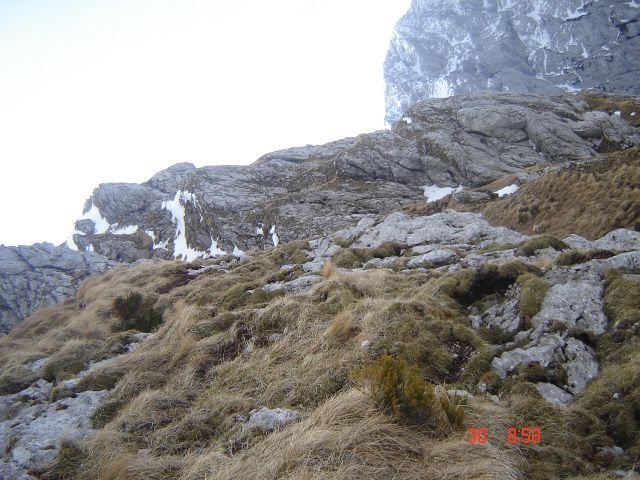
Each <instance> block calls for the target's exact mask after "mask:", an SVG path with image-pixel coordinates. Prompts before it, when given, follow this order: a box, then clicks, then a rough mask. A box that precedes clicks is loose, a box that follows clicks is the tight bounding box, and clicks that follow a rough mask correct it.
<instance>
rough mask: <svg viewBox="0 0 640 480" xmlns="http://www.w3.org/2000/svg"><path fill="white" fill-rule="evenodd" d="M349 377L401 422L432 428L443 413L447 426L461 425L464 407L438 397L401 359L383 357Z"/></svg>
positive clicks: (416, 371) (429, 385)
mask: <svg viewBox="0 0 640 480" xmlns="http://www.w3.org/2000/svg"><path fill="white" fill-rule="evenodd" d="M351 378H352V379H353V380H355V381H356V382H359V383H362V384H364V385H365V386H366V387H368V388H369V391H370V395H371V398H372V400H373V401H374V402H375V403H376V404H377V405H378V406H379V407H380V408H382V409H383V410H385V411H387V412H389V413H391V414H393V415H394V416H395V417H396V418H397V419H398V420H400V421H403V422H408V423H413V424H428V425H431V426H433V425H437V424H438V423H439V417H441V413H443V412H444V414H445V415H446V418H447V419H448V422H449V424H450V426H454V427H456V428H458V427H460V426H462V423H463V421H464V410H463V408H462V407H461V406H460V405H454V404H452V403H451V402H450V401H449V399H448V398H447V397H446V395H444V396H439V395H437V394H436V392H434V389H433V386H432V385H431V384H430V383H429V382H427V381H426V380H425V379H424V378H422V377H421V376H420V373H419V370H418V367H416V366H415V365H413V366H409V365H408V364H407V361H406V360H405V359H404V358H402V357H401V358H397V359H396V358H394V357H392V356H390V355H383V356H382V357H380V358H379V359H378V360H377V361H376V362H374V363H372V364H371V365H369V366H365V367H360V368H356V369H354V370H353V371H352V374H351Z"/></svg>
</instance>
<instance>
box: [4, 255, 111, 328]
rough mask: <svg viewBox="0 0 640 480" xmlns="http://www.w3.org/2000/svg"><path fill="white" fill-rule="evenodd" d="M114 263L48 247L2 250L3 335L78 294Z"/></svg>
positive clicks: (94, 256)
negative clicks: (82, 285)
mask: <svg viewBox="0 0 640 480" xmlns="http://www.w3.org/2000/svg"><path fill="white" fill-rule="evenodd" d="M113 265H114V262H113V261H111V260H109V259H107V258H106V257H104V256H102V255H99V254H97V253H94V252H75V251H73V250H70V249H68V248H66V247H54V246H53V245H51V244H48V243H37V244H35V245H31V246H19V247H5V246H0V333H2V332H7V331H9V330H10V329H11V327H13V326H14V325H15V324H16V323H18V322H19V321H21V320H22V319H24V318H26V317H28V316H29V315H31V314H32V313H33V312H34V311H35V310H37V309H38V308H42V307H47V306H50V305H54V304H55V303H58V302H60V301H62V300H64V299H66V298H68V297H70V296H71V295H73V294H75V292H76V290H77V288H78V285H79V284H80V282H81V281H82V280H83V279H84V278H86V277H88V276H90V275H94V274H96V273H101V272H104V271H105V270H107V269H109V268H111V267H112V266H113Z"/></svg>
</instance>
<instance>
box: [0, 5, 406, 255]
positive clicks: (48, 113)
mask: <svg viewBox="0 0 640 480" xmlns="http://www.w3.org/2000/svg"><path fill="white" fill-rule="evenodd" d="M409 3H410V1H409V0H271V1H264V0H262V1H260V0H227V1H221V0H180V1H175V0H174V1H169V0H0V194H1V195H2V201H1V203H0V205H1V206H0V214H1V215H2V218H1V220H0V244H5V245H17V244H31V243H34V242H40V241H49V242H52V243H55V244H60V243H62V242H63V241H64V240H65V239H66V238H67V236H68V235H69V233H70V232H71V230H72V227H73V222H74V221H75V219H77V218H78V217H80V216H81V214H82V207H83V204H84V201H85V199H86V198H88V197H89V196H90V194H91V191H92V190H93V188H95V187H96V186H97V185H98V184H99V183H104V182H143V181H145V180H147V179H148V178H149V177H151V176H152V175H153V174H154V173H156V172H157V171H159V170H162V169H164V168H166V167H168V166H170V165H173V164H174V163H178V162H185V161H187V162H192V163H194V164H195V165H196V166H203V165H218V164H248V163H251V162H253V161H254V160H256V159H257V158H258V157H259V156H260V155H263V154H265V153H268V152H270V151H273V150H278V149H282V148H289V147H294V146H300V145H306V144H320V143H325V142H328V141H331V140H337V139H339V138H343V137H345V136H351V135H356V134H359V133H364V132H367V131H372V130H376V129H379V128H384V124H383V118H384V84H383V71H382V63H383V61H384V57H385V55H386V52H387V48H388V45H389V41H390V39H391V35H392V31H393V26H394V24H395V22H396V21H397V20H398V19H399V18H400V17H401V16H402V15H403V14H404V13H405V12H406V10H407V9H408V7H409Z"/></svg>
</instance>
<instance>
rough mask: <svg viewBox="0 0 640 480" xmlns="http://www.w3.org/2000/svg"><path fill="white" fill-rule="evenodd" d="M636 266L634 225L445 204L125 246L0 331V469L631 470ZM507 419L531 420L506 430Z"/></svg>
mask: <svg viewBox="0 0 640 480" xmlns="http://www.w3.org/2000/svg"><path fill="white" fill-rule="evenodd" d="M513 195H518V192H516V193H515V194H513ZM493 201H496V200H495V199H494V200H493ZM638 272H640V233H638V232H636V231H632V230H627V229H617V230H615V231H612V232H610V233H608V234H607V235H605V236H603V237H602V238H600V239H596V240H593V241H590V240H587V239H585V238H582V237H580V236H577V235H571V236H567V237H566V238H564V240H563V241H561V240H559V239H556V238H553V237H550V236H544V235H543V236H533V237H532V236H528V235H523V234H521V233H519V232H517V231H515V230H511V229H509V228H506V227H496V226H492V225H491V224H489V223H488V222H487V221H486V220H485V219H484V218H483V217H482V215H481V214H478V213H471V212H462V213H461V212H456V211H453V210H445V211H442V212H439V213H435V214H432V215H422V214H412V213H409V212H394V213H390V214H386V215H374V214H367V215H364V216H362V218H361V219H360V221H359V222H358V223H357V224H356V225H355V226H351V227H348V228H345V229H342V230H339V231H337V232H335V233H333V234H331V235H327V236H321V237H317V238H315V239H313V240H311V241H309V242H306V241H296V242H290V243H287V244H283V245H280V246H278V247H276V248H273V249H268V250H266V251H262V250H257V249H256V250H253V251H252V252H250V254H249V255H245V256H243V257H242V258H240V259H238V258H234V257H232V256H224V257H218V258H216V259H205V260H202V259H199V260H197V261H196V262H192V263H184V262H174V261H162V262H147V263H143V264H141V265H138V266H132V267H125V266H119V267H116V268H114V269H112V270H111V271H110V272H107V273H105V274H102V275H99V276H95V277H92V278H90V279H88V280H86V281H85V282H84V283H83V285H82V286H81V288H80V290H79V292H78V294H77V295H76V296H75V297H73V298H72V299H70V300H68V301H66V302H64V303H62V304H59V305H56V306H54V307H50V308H47V309H42V310H39V311H38V312H36V313H35V314H34V315H33V316H32V317H31V318H29V319H27V320H26V321H25V322H23V323H21V324H20V325H18V326H17V327H16V328H14V329H13V330H12V332H11V333H10V334H9V335H8V336H5V337H3V338H0V394H2V395H3V396H1V397H0V449H1V450H0V451H2V452H3V455H2V458H1V459H0V476H3V478H4V477H6V478H20V479H29V478H33V477H34V476H37V477H40V478H79V479H85V478H86V479H89V478H91V479H93V478H132V479H138V478H140V479H142V478H163V479H171V478H175V479H190V480H191V479H204V478H216V479H256V478H259V479H276V478H318V479H320V478H351V479H364V478H367V479H370V478H380V479H383V478H400V479H413V478H427V479H431V478H433V479H456V478H460V472H464V477H465V478H470V479H475V478H477V479H480V478H507V479H517V478H531V479H548V478H575V479H577V478H585V477H584V476H585V475H590V474H591V475H595V474H598V475H596V476H593V477H589V478H610V477H609V475H610V474H611V475H614V474H617V475H618V476H627V477H629V478H632V477H633V475H634V472H633V470H634V469H637V464H636V462H635V459H636V457H637V455H638V452H640V444H639V443H638V440H639V439H640V435H639V432H640V420H639V419H638V416H637V405H638V400H639V399H640V379H639V378H638V367H639V366H640V363H639V362H640V357H639V355H638V352H640V349H639V348H638V347H639V346H640V345H639V341H640V340H639V339H640V337H639V334H640V330H639V327H640V303H638V299H639V298H640V280H639V279H638ZM144 332H149V333H144ZM388 355H391V356H392V357H389V356H388ZM385 358H386V359H387V360H384V359H385ZM389 358H396V359H401V361H406V362H407V363H408V364H409V365H411V366H412V368H411V370H410V372H413V373H410V374H407V373H404V374H403V373H401V372H402V371H401V370H398V372H400V373H398V375H400V377H397V376H394V373H393V372H394V370H393V369H394V368H398V367H397V365H401V363H400V364H394V363H388V362H390V360H388V359H389ZM382 361H386V362H387V363H386V364H381V363H380V362H382ZM399 361H400V360H399ZM378 365H386V366H384V368H385V369H391V370H384V371H387V374H385V375H383V376H382V377H376V375H375V372H376V371H377V370H376V368H382V367H378ZM394 365H396V366H394ZM363 369H364V370H363ZM363 372H364V373H363ZM366 372H372V373H370V374H369V375H370V376H369V377H366ZM372 374H373V376H371V375H372ZM362 375H365V380H363V379H362V378H363V377H362ZM402 375H408V376H407V377H406V378H407V380H406V381H407V382H408V381H409V380H410V381H411V382H413V383H411V385H413V387H412V388H413V390H411V389H410V388H408V387H406V386H403V384H402V383H392V384H390V385H388V386H386V385H387V384H385V383H384V382H385V381H389V382H394V381H395V382H398V381H399V380H397V378H403V377H402ZM412 375H413V376H412ZM416 375H417V377H416ZM385 378H386V379H387V380H384V379H385ZM393 378H396V380H390V379H393ZM418 378H419V379H421V380H417V379H418ZM376 379H377V380H376ZM381 379H383V380H381ZM381 381H382V383H376V382H381ZM416 382H418V383H416ZM420 382H422V383H420ZM418 385H419V386H420V388H424V389H425V390H424V391H426V392H431V395H432V396H430V397H429V396H427V397H425V398H423V399H422V400H420V398H421V397H418V399H417V400H416V398H415V397H413V396H412V395H413V394H412V393H411V392H412V391H413V392H415V389H416V388H418V387H417V386H418ZM436 385H438V386H437V387H436ZM385 388H392V391H394V392H398V391H400V392H404V393H401V395H406V396H407V397H406V399H405V400H402V398H404V397H401V398H400V399H399V400H402V401H409V407H408V409H407V407H406V406H405V407H402V408H400V407H399V404H397V403H393V401H391V402H392V403H389V402H390V400H389V399H388V398H387V397H385V396H384V395H382V396H381V395H380V393H378V394H376V392H380V391H381V390H382V391H384V389H385ZM398 389H400V390H398ZM394 395H396V393H394ZM411 402H413V403H411ZM63 424H64V425H65V428H64V429H62V428H60V426H61V425H63ZM523 426H526V427H527V428H537V429H540V431H541V441H540V442H539V443H538V442H536V443H535V444H522V443H520V444H519V445H514V444H512V443H510V442H509V441H508V438H509V437H508V435H507V434H508V429H509V428H522V427H523ZM468 428H486V429H487V431H488V438H489V439H488V442H487V444H485V445H472V444H469V439H470V437H469V435H468V433H467V429H468ZM51 460H53V463H49V462H51Z"/></svg>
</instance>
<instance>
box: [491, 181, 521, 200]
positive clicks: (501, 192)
mask: <svg viewBox="0 0 640 480" xmlns="http://www.w3.org/2000/svg"><path fill="white" fill-rule="evenodd" d="M517 190H518V185H516V184H515V183H514V184H513V185H509V186H507V187H504V188H501V189H500V190H498V191H496V192H495V193H497V194H498V196H499V197H504V196H506V195H510V194H512V193H514V192H515V191H517Z"/></svg>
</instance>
